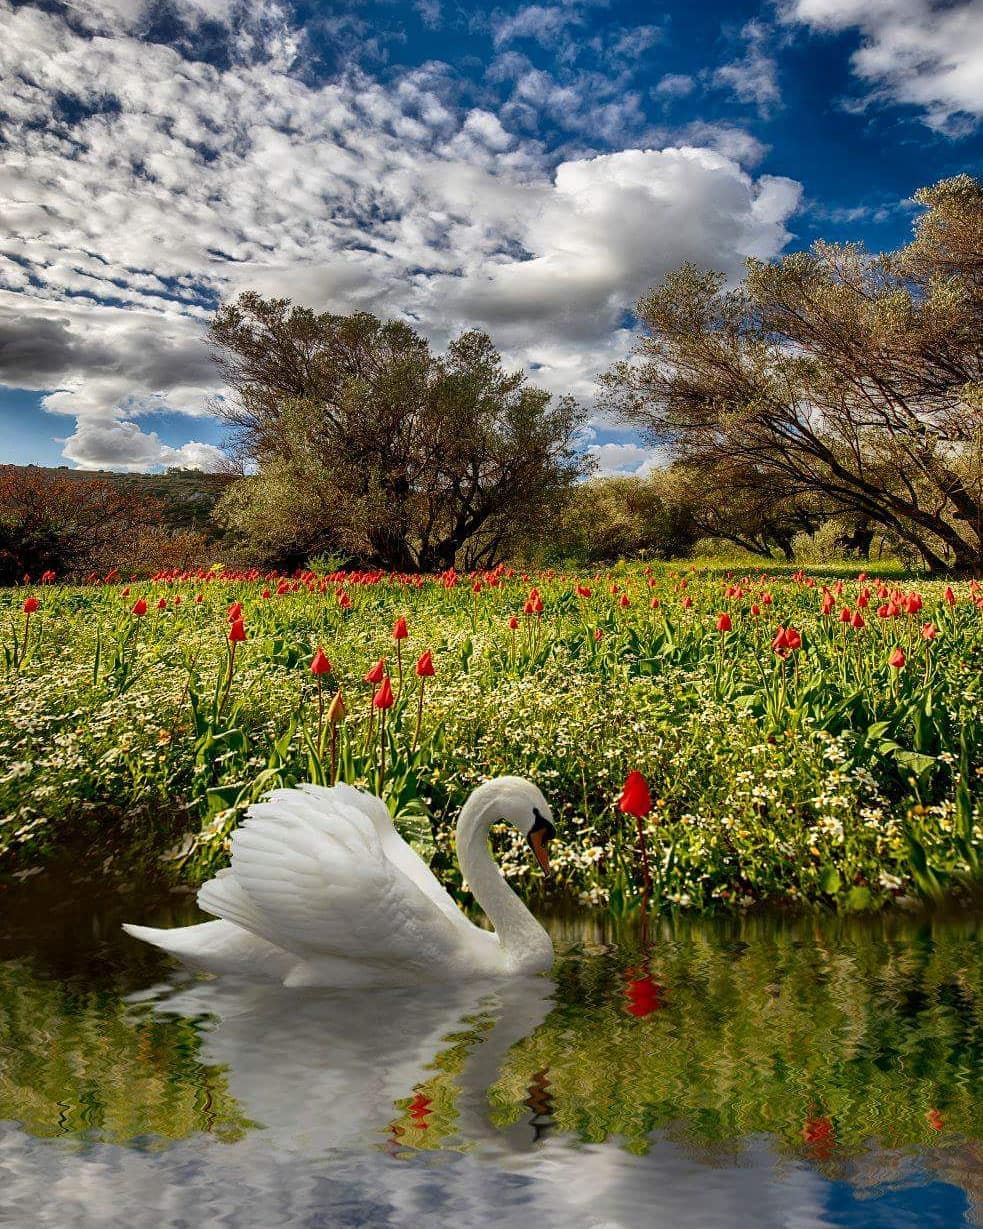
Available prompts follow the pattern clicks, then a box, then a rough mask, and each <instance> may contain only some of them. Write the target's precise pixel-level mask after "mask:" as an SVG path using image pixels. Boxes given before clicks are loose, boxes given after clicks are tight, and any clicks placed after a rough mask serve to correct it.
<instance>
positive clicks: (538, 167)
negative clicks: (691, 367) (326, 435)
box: [0, 0, 983, 472]
mask: <svg viewBox="0 0 983 1229" xmlns="http://www.w3.org/2000/svg"><path fill="white" fill-rule="evenodd" d="M0 24H2V28H3V31H4V37H3V40H2V42H0V74H2V77H3V83H4V92H3V103H2V106H0V141H2V143H3V146H4V149H3V157H2V162H0V219H2V231H0V461H18V462H26V461H36V462H39V463H44V464H70V465H82V466H86V467H90V468H98V467H115V468H130V469H159V468H161V467H164V466H168V465H175V464H190V465H198V466H201V467H204V468H209V467H212V466H215V465H217V464H220V463H221V445H222V442H223V439H224V430H223V427H222V425H221V423H220V422H219V421H218V420H217V419H216V418H215V416H214V408H215V405H216V398H219V397H221V396H222V389H221V386H220V381H219V380H218V376H217V373H216V372H215V370H214V367H213V365H212V364H211V362H210V359H209V356H208V353H207V350H206V348H205V346H204V345H203V342H202V334H203V329H204V327H205V324H206V323H207V320H208V316H209V313H210V312H211V311H213V310H214V307H215V306H216V304H217V303H219V302H220V301H222V300H223V299H225V298H229V297H233V296H234V295H236V294H237V293H239V292H240V291H242V290H244V289H247V288H255V289H258V290H260V291H261V292H263V293H266V294H277V295H283V296H286V297H289V298H292V299H294V300H295V301H298V302H303V303H308V304H310V305H312V306H315V307H318V308H327V309H331V310H334V311H348V310H354V309H356V308H358V309H365V310H370V311H374V312H376V313H378V314H380V315H388V316H402V317H405V318H406V319H408V320H410V321H411V322H413V323H414V324H415V325H416V326H417V327H418V328H420V329H421V330H422V331H423V332H425V333H426V335H427V336H428V337H429V338H430V339H431V340H432V342H433V344H434V345H435V346H437V347H440V346H443V345H444V344H446V342H447V340H448V339H449V338H450V337H451V336H453V335H454V334H455V333H456V332H458V331H460V330H461V329H463V328H467V327H471V326H478V327H482V328H485V329H487V330H488V331H489V332H490V333H491V335H492V337H493V338H494V339H495V341H496V343H497V344H498V345H499V347H500V348H501V349H502V351H503V353H504V354H505V355H506V357H507V359H508V361H509V362H510V363H512V364H514V365H517V366H522V367H525V368H526V369H527V370H529V371H530V372H531V373H532V374H533V376H534V378H535V379H536V380H537V381H538V382H540V383H543V384H545V385H546V386H547V387H549V388H550V389H552V390H553V391H555V392H557V393H562V392H572V393H573V394H574V395H576V396H578V397H581V398H583V399H584V400H585V401H587V402H589V401H590V399H591V396H592V391H593V381H594V378H595V377H596V375H597V374H598V373H599V372H600V371H602V370H604V369H605V368H606V367H607V366H608V365H609V364H610V363H611V362H612V361H614V360H615V359H617V358H619V357H621V356H622V355H623V354H624V353H625V352H626V350H627V348H628V347H629V346H630V344H631V341H632V320H631V316H630V308H631V305H632V303H633V302H634V301H635V299H636V298H637V297H638V295H639V294H640V293H642V292H643V291H644V290H645V289H646V288H647V287H648V286H650V285H653V284H654V283H656V282H658V281H659V280H660V279H661V277H662V276H664V274H665V273H666V272H667V271H668V270H669V269H671V268H673V267H674V266H675V265H677V264H678V263H680V262H681V261H682V260H696V261H698V262H700V263H703V264H706V265H711V266H713V267H716V268H720V269H723V270H724V271H725V272H726V273H727V274H728V275H729V276H731V277H732V278H737V277H739V276H740V272H741V268H742V265H743V261H744V259H745V258H746V257H747V256H749V255H752V256H758V257H762V258H766V259H771V258H774V257H776V256H778V255H780V254H781V253H782V252H783V251H788V250H794V249H795V248H797V247H802V246H807V245H808V244H809V243H811V242H812V241H813V240H814V239H816V238H817V237H820V236H821V237H824V238H830V239H837V240H862V241H864V242H865V243H867V244H868V245H869V246H870V247H871V248H873V249H880V248H887V247H893V246H896V245H898V244H900V243H903V242H904V241H905V240H906V239H907V237H908V236H909V235H910V233H911V226H912V221H913V218H914V217H915V216H916V211H915V210H914V209H913V207H912V205H911V202H910V196H911V193H912V192H913V191H914V190H915V189H916V188H918V187H919V186H922V185H924V184H927V183H931V182H934V181H935V180H937V179H940V178H942V177H944V176H947V175H952V174H957V173H959V172H961V171H963V170H970V171H974V170H977V169H978V166H979V158H980V152H981V141H980V130H979V120H980V117H981V114H983V6H981V5H980V4H978V3H976V4H971V3H966V2H965V0H947V2H945V3H933V2H932V0H778V2H769V3H750V2H748V3H719V2H711V3H693V0H688V2H687V3H676V2H673V3H669V4H665V5H660V4H657V3H655V4H644V5H643V4H638V3H629V2H628V0H606V2H605V0H539V2H538V3H531V4H530V3H509V4H500V5H499V4H495V3H490V4H488V3H486V4H482V5H475V4H472V3H460V2H454V3H451V2H449V0H414V2H412V3H405V2H402V0H400V2H396V0H389V2H365V3H347V4H346V3H337V4H335V3H333V4H330V5H326V4H321V3H296V2H292V0H73V2H72V4H71V5H68V4H62V3H59V0H44V2H43V3H35V2H33V0H0ZM585 446H587V447H590V448H591V449H593V451H594V452H595V454H596V456H597V459H598V461H599V463H600V465H601V467H602V468H603V469H606V470H611V471H619V472H634V471H636V470H638V469H640V468H641V467H644V466H645V465H646V464H648V463H649V462H650V455H649V454H648V453H647V452H646V451H645V450H644V449H643V448H641V447H640V446H639V445H638V443H637V442H636V441H635V440H634V439H633V438H632V437H631V436H630V435H629V434H627V433H625V432H624V431H622V430H621V429H620V428H619V427H618V426H617V424H614V423H610V422H605V421H603V420H602V419H599V418H597V419H595V420H594V423H593V427H592V430H591V432H590V433H589V435H588V437H587V438H586V439H585Z"/></svg>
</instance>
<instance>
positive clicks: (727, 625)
mask: <svg viewBox="0 0 983 1229" xmlns="http://www.w3.org/2000/svg"><path fill="white" fill-rule="evenodd" d="M732 627H733V624H732V623H731V621H730V615H729V614H728V613H727V612H726V611H721V613H720V614H719V615H717V631H718V632H729V631H730V629H731V628H732Z"/></svg>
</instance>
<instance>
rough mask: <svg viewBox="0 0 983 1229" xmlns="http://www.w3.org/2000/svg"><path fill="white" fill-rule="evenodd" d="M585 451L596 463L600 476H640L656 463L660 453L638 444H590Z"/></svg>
mask: <svg viewBox="0 0 983 1229" xmlns="http://www.w3.org/2000/svg"><path fill="white" fill-rule="evenodd" d="M587 452H588V453H589V454H590V455H591V456H592V457H593V458H594V460H595V461H596V463H597V473H598V475H599V476H600V477H608V478H610V477H615V476H617V477H631V476H633V477H636V478H642V477H644V476H645V474H647V473H648V472H649V471H650V470H651V469H653V468H654V467H655V466H656V465H658V463H659V460H660V454H659V451H658V449H655V448H642V447H641V446H640V445H639V444H613V443H609V444H591V445H590V446H589V447H588V449H587Z"/></svg>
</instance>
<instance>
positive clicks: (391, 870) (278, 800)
mask: <svg viewBox="0 0 983 1229" xmlns="http://www.w3.org/2000/svg"><path fill="white" fill-rule="evenodd" d="M325 793H331V794H333V793H334V791H325ZM231 879H232V880H233V881H234V884H235V886H234V888H233V887H231V886H226V884H227V877H222V878H219V879H217V880H212V881H211V883H210V884H206V885H205V887H204V888H202V892H201V896H200V899H203V904H202V907H203V908H206V909H208V911H209V912H212V913H215V914H217V916H219V917H227V918H228V920H230V921H235V922H236V923H237V924H239V925H241V926H244V927H245V928H246V929H248V930H250V931H251V932H252V933H254V934H257V935H260V936H261V937H262V938H264V939H267V940H268V941H269V942H271V943H275V944H277V945H278V946H279V947H284V948H286V949H288V950H289V951H292V952H296V953H297V954H298V955H307V956H317V955H322V954H323V955H337V956H345V957H349V958H352V959H356V960H365V961H387V962H390V961H399V962H401V963H411V964H412V963H421V964H423V963H429V962H431V961H432V960H434V959H435V958H437V957H439V956H440V955H441V954H442V953H446V952H447V951H448V950H449V949H451V948H452V947H453V946H454V944H455V942H456V939H457V937H458V935H459V931H458V930H457V928H456V927H455V926H454V924H453V922H452V920H451V919H450V918H449V917H447V915H446V914H444V913H443V912H442V911H441V910H440V909H439V908H437V906H436V905H435V903H434V901H433V900H432V899H431V898H430V897H429V896H428V895H427V893H426V892H424V891H422V890H421V889H420V887H419V886H418V885H417V884H416V883H414V882H413V880H412V879H411V878H409V876H407V875H406V874H405V873H404V872H403V871H402V870H401V869H400V868H399V867H398V866H396V865H394V863H393V862H392V861H390V859H389V858H388V857H387V856H386V853H385V851H384V850H383V846H382V842H381V841H380V839H379V836H378V833H377V832H376V830H375V827H374V825H373V824H372V822H371V821H370V820H369V819H368V817H367V816H366V815H365V814H364V813H362V812H361V811H360V810H359V809H358V808H354V807H351V806H348V805H345V804H344V803H343V802H342V801H341V799H340V798H339V797H337V796H334V797H331V798H326V797H324V796H321V797H314V796H311V795H310V794H305V793H304V792H303V791H300V790H277V791H276V792H275V793H274V794H272V795H271V796H270V798H269V800H268V801H267V802H264V803H259V804H257V805H256V806H253V807H251V808H250V810H249V812H248V814H247V816H246V819H245V821H244V822H243V824H242V825H241V826H240V827H239V828H238V829H236V831H235V832H234V833H233V836H232V865H231ZM213 885H214V886H213ZM233 913H234V914H235V916H232V914H233Z"/></svg>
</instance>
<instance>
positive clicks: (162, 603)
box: [157, 597, 167, 610]
mask: <svg viewBox="0 0 983 1229" xmlns="http://www.w3.org/2000/svg"><path fill="white" fill-rule="evenodd" d="M157 609H158V610H166V609H167V598H166V597H162V598H161V599H160V601H159V602H158V603H157Z"/></svg>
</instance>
